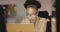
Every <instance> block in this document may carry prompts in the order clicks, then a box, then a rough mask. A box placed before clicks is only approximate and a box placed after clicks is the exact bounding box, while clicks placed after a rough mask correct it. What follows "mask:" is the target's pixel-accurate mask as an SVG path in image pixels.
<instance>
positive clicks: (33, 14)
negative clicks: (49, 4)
mask: <svg viewBox="0 0 60 32" xmlns="http://www.w3.org/2000/svg"><path fill="white" fill-rule="evenodd" d="M26 15H27V18H28V19H29V20H36V18H37V16H38V11H37V9H36V8H33V7H29V8H27V9H26Z"/></svg>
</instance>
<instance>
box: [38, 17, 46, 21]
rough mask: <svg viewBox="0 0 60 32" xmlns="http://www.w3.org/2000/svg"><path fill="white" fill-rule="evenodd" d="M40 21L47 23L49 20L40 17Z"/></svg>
mask: <svg viewBox="0 0 60 32" xmlns="http://www.w3.org/2000/svg"><path fill="white" fill-rule="evenodd" d="M39 20H40V21H47V19H46V18H43V17H39Z"/></svg>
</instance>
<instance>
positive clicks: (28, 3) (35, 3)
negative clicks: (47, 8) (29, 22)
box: [24, 0, 41, 9]
mask: <svg viewBox="0 0 60 32" xmlns="http://www.w3.org/2000/svg"><path fill="white" fill-rule="evenodd" d="M31 5H32V7H33V6H36V8H37V9H39V8H41V4H40V2H38V1H36V0H26V2H25V3H24V7H25V8H27V7H28V6H31Z"/></svg>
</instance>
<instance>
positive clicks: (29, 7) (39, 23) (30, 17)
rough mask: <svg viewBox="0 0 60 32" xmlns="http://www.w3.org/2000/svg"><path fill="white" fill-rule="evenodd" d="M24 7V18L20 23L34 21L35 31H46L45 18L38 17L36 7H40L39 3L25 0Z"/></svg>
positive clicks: (34, 0) (33, 0)
mask: <svg viewBox="0 0 60 32" xmlns="http://www.w3.org/2000/svg"><path fill="white" fill-rule="evenodd" d="M24 7H25V8H26V16H27V17H26V19H23V20H22V22H21V23H22V24H30V23H34V27H35V32H46V24H47V20H46V19H45V18H41V17H40V18H39V17H38V9H39V8H41V4H40V3H39V2H38V1H36V0H27V1H26V2H25V4H24Z"/></svg>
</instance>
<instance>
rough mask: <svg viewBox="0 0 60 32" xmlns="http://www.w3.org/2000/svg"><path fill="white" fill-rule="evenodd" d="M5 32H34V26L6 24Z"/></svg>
mask: <svg viewBox="0 0 60 32" xmlns="http://www.w3.org/2000/svg"><path fill="white" fill-rule="evenodd" d="M6 28H7V32H34V24H6Z"/></svg>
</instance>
